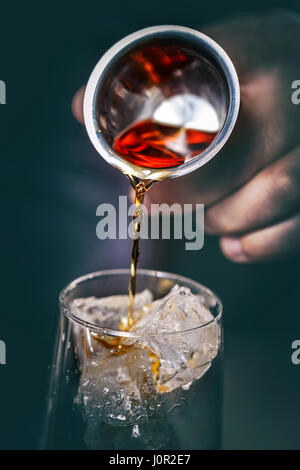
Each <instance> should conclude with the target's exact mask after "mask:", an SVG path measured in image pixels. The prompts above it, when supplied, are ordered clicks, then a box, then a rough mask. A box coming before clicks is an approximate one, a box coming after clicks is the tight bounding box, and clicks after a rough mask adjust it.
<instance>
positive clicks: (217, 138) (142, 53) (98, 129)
mask: <svg viewBox="0 0 300 470" xmlns="http://www.w3.org/2000/svg"><path fill="white" fill-rule="evenodd" d="M239 102H240V90H239V82H238V77H237V74H236V71H235V68H234V66H233V64H232V62H231V60H230V58H229V57H228V55H227V54H226V52H225V51H224V50H223V49H222V48H221V47H220V46H219V45H218V44H217V43H216V42H215V41H213V40H212V39H210V38H209V37H208V36H206V35H204V34H202V33H201V32H198V31H196V30H193V29H190V28H186V27H181V26H154V27H151V28H146V29H142V30H140V31H137V32H136V33H133V34H130V35H129V36H127V37H125V38H124V39H122V40H121V41H119V42H118V43H116V44H115V45H114V46H112V47H111V48H110V49H109V50H108V51H107V52H106V53H105V54H104V55H103V57H102V58H101V59H100V60H99V62H98V63H97V65H96V67H95V68H94V70H93V72H92V74H91V76H90V78H89V81H88V84H87V87H86V91H85V97H84V119H85V126H86V129H87V132H88V135H89V137H90V139H91V141H92V143H93V145H94V147H95V148H96V150H97V151H98V152H99V154H100V155H101V156H102V157H103V158H104V159H105V160H106V161H107V162H108V163H110V164H111V165H113V166H115V167H117V168H118V169H119V170H121V171H122V172H123V173H125V174H128V175H131V176H134V177H137V178H141V179H152V180H159V179H163V178H174V177H178V176H181V175H184V174H187V173H189V172H191V171H194V170H195V169H197V168H199V167H201V166H202V165H204V164H205V163H206V162H208V161H209V160H210V159H211V158H213V157H214V156H215V155H216V154H217V153H218V152H219V150H220V149H221V148H222V147H223V145H224V144H225V142H226V141H227V139H228V138H229V136H230V134H231V132H232V129H233V127H234V125H235V122H236V119H237V115H238V110H239ZM149 118H151V119H154V121H155V122H157V123H161V124H166V125H169V126H178V127H179V128H186V129H188V128H189V129H196V130H199V131H203V132H207V133H213V139H212V140H211V142H209V144H207V146H206V147H203V148H201V150H198V151H197V150H196V152H195V151H194V153H193V154H192V156H190V157H189V158H186V159H184V160H183V162H182V163H181V164H179V165H177V166H172V167H169V168H168V167H166V168H157V167H153V168H149V167H143V166H139V165H136V164H133V163H132V162H130V161H128V159H126V158H124V156H122V155H121V154H120V153H118V152H117V151H116V150H115V148H114V142H115V139H116V138H117V137H118V136H119V135H120V134H121V133H122V132H124V130H126V129H128V128H129V127H130V126H132V125H133V124H134V123H137V122H140V121H143V120H145V119H149ZM174 145H175V144H174Z"/></svg>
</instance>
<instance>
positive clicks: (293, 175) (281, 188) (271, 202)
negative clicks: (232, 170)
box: [205, 147, 300, 235]
mask: <svg viewBox="0 0 300 470" xmlns="http://www.w3.org/2000/svg"><path fill="white" fill-rule="evenodd" d="M299 181H300V147H297V148H296V149H294V150H293V151H292V152H291V153H289V154H288V155H287V156H286V157H283V158H281V159H280V160H277V161H276V162H275V163H273V164H272V165H270V166H269V167H267V168H265V169H264V170H262V171H260V172H259V173H258V174H257V175H256V176H255V177H254V178H252V180H250V181H249V182H248V183H246V184H245V185H244V186H243V187H242V188H240V189H239V190H238V191H236V192H235V193H233V194H232V195H230V196H228V197H227V198H226V199H223V200H222V201H220V202H219V203H218V204H216V205H214V206H212V207H211V208H209V209H208V211H207V213H206V218H205V230H206V231H207V232H208V233H212V234H223V235H224V234H234V233H241V232H249V231H253V230H256V229H258V228H263V227H267V226H269V225H271V224H274V223H277V222H279V221H280V220H282V219H286V218H287V217H288V216H291V215H293V214H295V213H297V212H298V211H299V210H300V185H299Z"/></svg>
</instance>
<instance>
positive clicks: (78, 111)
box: [72, 85, 85, 124]
mask: <svg viewBox="0 0 300 470" xmlns="http://www.w3.org/2000/svg"><path fill="white" fill-rule="evenodd" d="M84 92H85V85H83V86H82V87H81V88H79V90H77V91H76V93H75V95H74V97H73V100H72V112H73V114H74V116H75V118H76V119H77V121H79V122H80V123H81V124H83V123H84V118H83V96H84Z"/></svg>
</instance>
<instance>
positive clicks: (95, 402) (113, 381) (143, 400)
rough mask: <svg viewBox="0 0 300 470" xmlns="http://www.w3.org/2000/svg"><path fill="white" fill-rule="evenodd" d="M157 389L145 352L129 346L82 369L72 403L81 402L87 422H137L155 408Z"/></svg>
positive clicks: (120, 424)
mask: <svg viewBox="0 0 300 470" xmlns="http://www.w3.org/2000/svg"><path fill="white" fill-rule="evenodd" d="M156 400H157V393H156V387H155V384H154V381H153V375H152V370H151V364H150V361H149V357H148V354H147V352H146V351H145V350H143V349H132V350H129V351H128V352H127V353H124V354H122V355H115V356H113V355H111V356H108V357H106V358H105V359H104V360H101V361H95V360H92V361H90V363H89V364H87V365H86V367H85V368H84V369H83V370H82V373H81V378H80V385H79V388H78V393H77V397H76V403H77V404H80V403H81V404H82V405H83V409H84V417H85V418H86V419H87V421H88V422H90V421H93V420H96V421H97V422H98V421H100V422H101V421H102V422H105V423H108V424H110V425H112V426H122V425H125V426H128V425H129V424H133V425H135V424H137V423H139V422H141V421H143V420H145V419H147V417H148V416H149V414H151V413H153V412H154V411H155V410H156V404H157V403H156Z"/></svg>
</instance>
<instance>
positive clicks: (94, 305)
mask: <svg viewBox="0 0 300 470" xmlns="http://www.w3.org/2000/svg"><path fill="white" fill-rule="evenodd" d="M152 299H153V296H152V293H151V292H150V290H149V289H145V290H144V291H142V292H140V293H138V294H136V296H135V301H134V311H135V310H138V309H141V308H142V307H144V306H145V305H147V304H149V303H151V302H152ZM128 308H129V297H128V295H113V296H109V297H102V298H97V297H86V298H78V299H74V300H73V302H72V304H71V310H73V311H74V313H75V314H76V316H78V318H80V319H81V320H84V321H87V322H89V323H93V324H94V325H99V326H102V327H104V328H111V329H118V324H119V322H120V320H121V318H122V317H123V316H126V315H127V313H128Z"/></svg>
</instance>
